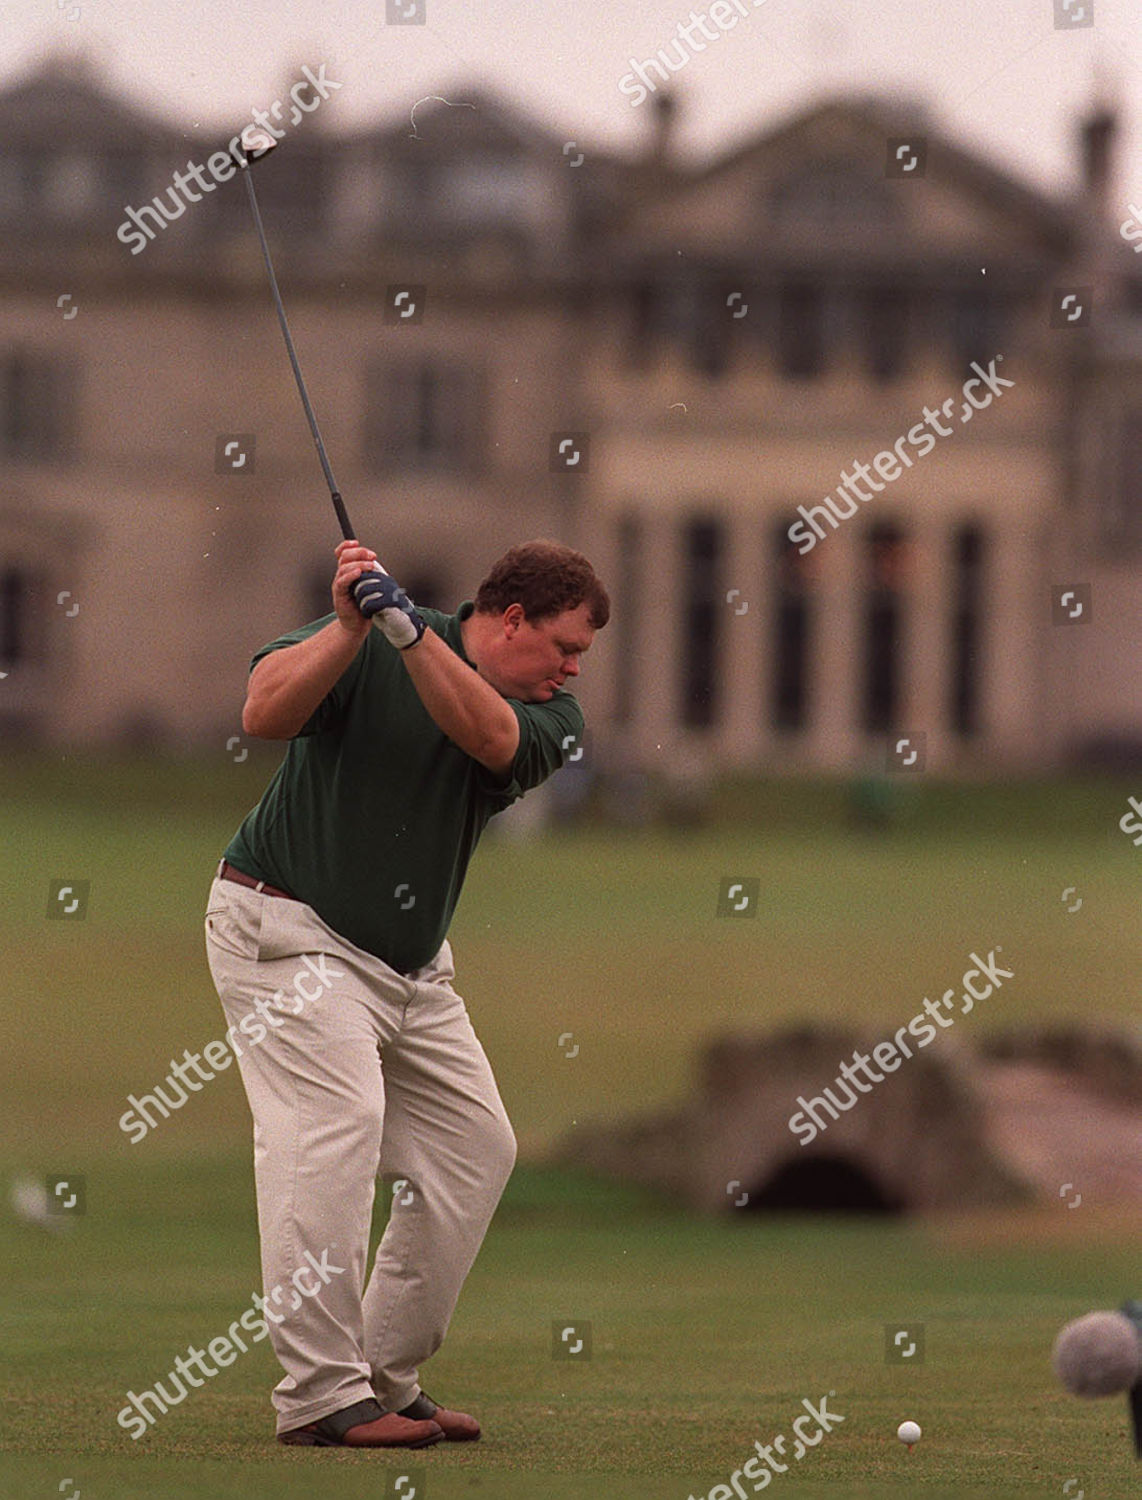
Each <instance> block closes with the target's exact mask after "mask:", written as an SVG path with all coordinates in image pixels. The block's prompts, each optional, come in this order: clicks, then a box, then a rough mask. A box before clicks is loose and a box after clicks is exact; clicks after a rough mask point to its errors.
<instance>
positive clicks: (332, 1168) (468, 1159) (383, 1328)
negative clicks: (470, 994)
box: [206, 877, 516, 1433]
mask: <svg viewBox="0 0 1142 1500" xmlns="http://www.w3.org/2000/svg"><path fill="white" fill-rule="evenodd" d="M206 950H207V956H208V960H209V964H210V972H211V975H212V977H213V980H214V984H215V987H216V989H217V990H218V995H219V998H220V1000H221V1001H222V1008H223V1010H224V1011H225V1014H226V1019H227V1022H228V1023H229V1029H228V1031H227V1040H228V1042H229V1044H230V1046H231V1048H232V1049H233V1050H234V1052H235V1053H236V1054H237V1055H238V1066H239V1069H240V1071H241V1074H242V1082H243V1084H244V1086H245V1089H246V1097H247V1099H248V1100H249V1103H250V1112H251V1114H252V1115H253V1119H254V1176H255V1183H256V1188H257V1200H258V1231H259V1236H260V1239H261V1260H262V1279H263V1283H264V1286H263V1296H264V1298H265V1304H264V1309H263V1311H264V1315H265V1317H266V1321H267V1324H268V1328H269V1337H270V1341H271V1343H272V1345H273V1349H274V1352H275V1354H276V1355H277V1357H278V1360H279V1361H280V1363H281V1365H282V1368H283V1369H284V1371H285V1377H284V1378H283V1379H282V1380H281V1381H280V1382H279V1383H278V1385H277V1386H276V1387H275V1388H274V1392H273V1397H272V1399H273V1404H274V1407H275V1409H276V1411H277V1431H278V1432H279V1433H282V1432H287V1431H289V1430H290V1429H291V1428H293V1427H299V1426H302V1425H304V1424H305V1423H307V1422H313V1421H316V1420H318V1419H319V1418H320V1417H324V1416H328V1415H329V1414H330V1413H332V1412H335V1411H340V1410H341V1408H342V1407H345V1406H351V1405H352V1404H353V1403H354V1402H356V1401H361V1400H364V1399H365V1398H366V1397H369V1396H372V1395H374V1394H375V1396H376V1398H377V1400H378V1401H379V1402H380V1403H381V1405H382V1406H383V1407H384V1408H385V1409H386V1410H388V1411H396V1410H398V1409H399V1408H401V1407H403V1406H406V1405H407V1404H408V1403H409V1402H410V1401H412V1400H414V1399H415V1398H416V1396H417V1395H418V1394H419V1392H420V1385H419V1383H418V1369H419V1366H420V1364H421V1362H422V1361H424V1360H426V1359H428V1357H429V1356H430V1355H431V1354H433V1353H435V1351H436V1350H437V1349H438V1348H439V1347H440V1345H441V1343H442V1342H443V1339H444V1335H445V1333H446V1332H447V1329H448V1324H449V1321H450V1319H451V1317H452V1313H453V1310H454V1309H455V1306H456V1302H457V1299H458V1298H459V1295H460V1289H461V1287H462V1285H463V1283H464V1279H465V1277H466V1276H467V1274H468V1272H469V1270H470V1269H471V1267H472V1263H473V1261H474V1260H475V1258H476V1255H477V1253H478V1251H479V1248H480V1245H481V1243H482V1241H483V1238H484V1233H485V1231H486V1229H487V1227H488V1223H489V1222H490V1220H491V1217H492V1214H493V1213H494V1211H495V1207H496V1204H497V1203H498V1202H499V1199H500V1195H501V1193H502V1192H503V1189H504V1187H505V1185H506V1183H507V1180H508V1178H509V1176H510V1175H511V1170H512V1167H513V1165H514V1163H515V1155H516V1141H515V1135H514V1134H513V1131H512V1128H511V1125H510V1123H509V1121H508V1117H507V1114H506V1113H505V1110H504V1106H503V1103H502V1101H501V1099H500V1095H499V1090H498V1089H497V1087H496V1081H495V1079H494V1077H493V1076H492V1070H491V1067H490V1066H489V1063H488V1060H487V1058H486V1056H485V1055H484V1050H483V1048H482V1047H481V1045H480V1043H479V1041H478V1040H477V1038H476V1034H475V1032H474V1031H473V1029H472V1024H471V1022H470V1020H469V1019H468V1013H467V1010H466V1009H465V1006H464V1002H463V1000H462V999H461V998H460V996H459V995H458V994H457V993H456V991H455V990H454V989H453V988H452V980H453V978H454V976H455V970H454V968H453V964H452V950H451V947H450V946H449V944H448V943H447V942H445V943H444V944H443V946H442V947H441V949H440V951H439V953H437V954H436V956H435V958H433V959H432V961H431V962H430V963H428V964H426V965H425V966H424V968H422V969H417V970H415V971H414V972H413V973H412V974H410V975H408V976H407V977H406V976H404V975H402V974H399V973H397V971H396V970H395V969H391V968H389V966H388V965H387V964H385V963H383V962H382V961H381V960H380V959H378V958H375V957H373V955H372V954H370V953H366V952H364V951H363V950H362V949H360V948H357V947H355V946H354V945H353V944H352V943H349V942H347V941H345V939H343V938H341V937H340V936H339V935H338V934H337V933H336V932H334V931H333V930H332V928H330V927H328V926H327V925H326V924H325V923H324V922H323V921H322V919H321V918H320V917H319V916H318V915H317V913H316V912H315V911H314V910H313V908H312V907H310V906H306V905H304V904H303V903H302V902H300V901H290V900H286V899H284V898H283V897H280V896H268V895H266V894H264V893H261V892H258V891H256V890H254V889H248V888H247V887H245V886H241V885H238V884H237V883H236V882H234V881H230V880H220V879H218V878H217V877H216V878H215V880H214V882H213V884H212V886H211V888H210V897H209V901H208V903H207V911H206ZM381 1172H384V1173H386V1174H387V1173H394V1174H396V1175H397V1176H398V1177H400V1178H404V1179H405V1185H404V1186H402V1187H400V1188H399V1190H398V1191H394V1193H393V1201H392V1212H391V1215H390V1219H389V1223H388V1225H387V1227H386V1229H385V1233H384V1236H383V1238H382V1240H381V1243H380V1246H379V1247H378V1250H377V1255H376V1259H375V1262H374V1265H373V1271H372V1275H371V1276H370V1277H369V1279H368V1286H367V1287H366V1285H365V1274H366V1270H367V1266H366V1261H367V1256H368V1240H369V1231H370V1227H371V1223H372V1211H373V1197H374V1192H375V1190H376V1180H377V1177H378V1174H379V1173H381ZM259 1305H261V1304H259ZM444 1404H447V1402H445V1403H444Z"/></svg>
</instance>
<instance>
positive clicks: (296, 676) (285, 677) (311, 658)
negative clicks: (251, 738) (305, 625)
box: [242, 620, 365, 740]
mask: <svg viewBox="0 0 1142 1500" xmlns="http://www.w3.org/2000/svg"><path fill="white" fill-rule="evenodd" d="M364 639H365V637H364V636H363V635H362V636H358V637H356V638H355V637H354V636H352V635H350V633H349V632H348V631H347V630H346V629H345V628H344V627H343V626H342V625H341V624H340V623H339V622H338V621H337V620H332V621H331V622H330V623H329V624H328V625H326V626H324V628H323V629H321V630H319V631H318V632H317V633H316V634H315V635H311V636H308V637H307V638H306V639H305V640H304V641H298V643H297V645H296V646H283V647H282V648H281V649H280V650H278V651H271V652H270V654H269V656H265V657H263V658H262V660H261V661H260V662H259V663H258V665H257V666H256V667H255V668H254V670H253V672H251V674H250V681H249V685H248V687H247V689H246V704H245V707H244V708H243V710H242V728H243V729H244V730H245V731H246V733H247V734H253V735H256V736H257V737H258V738H259V739H263V740H288V739H291V738H292V737H293V736H294V735H295V734H296V733H297V732H298V730H299V729H300V728H301V726H302V725H303V724H304V723H305V721H306V719H308V718H309V716H310V714H311V713H312V712H313V710H314V709H315V708H316V707H317V705H318V704H319V703H320V702H321V700H322V699H323V698H324V697H325V695H326V693H328V692H329V690H330V689H331V688H332V687H333V685H334V683H336V682H337V680H338V679H339V678H340V676H341V674H342V673H343V672H344V671H345V669H346V667H348V665H349V663H350V662H351V661H352V660H353V658H354V657H355V656H356V654H357V652H358V651H360V649H361V646H362V644H363V643H364Z"/></svg>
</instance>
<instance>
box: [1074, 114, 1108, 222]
mask: <svg viewBox="0 0 1142 1500" xmlns="http://www.w3.org/2000/svg"><path fill="white" fill-rule="evenodd" d="M1117 134H1118V115H1117V113H1116V112H1115V111H1114V110H1113V109H1111V108H1110V107H1109V106H1108V105H1106V104H1099V105H1096V106H1095V108H1094V109H1093V110H1092V112H1091V113H1090V114H1089V115H1088V116H1087V118H1086V119H1085V120H1084V121H1083V123H1082V126H1081V127H1080V131H1079V138H1080V141H1081V144H1082V191H1083V194H1084V196H1085V197H1086V198H1087V200H1088V201H1089V202H1090V204H1091V207H1092V208H1094V209H1096V210H1097V211H1098V212H1099V213H1102V214H1104V213H1108V212H1109V209H1110V192H1111V187H1112V185H1113V177H1114V138H1115V136H1116V135H1117Z"/></svg>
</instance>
